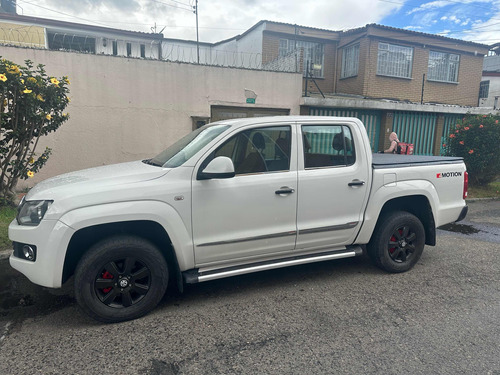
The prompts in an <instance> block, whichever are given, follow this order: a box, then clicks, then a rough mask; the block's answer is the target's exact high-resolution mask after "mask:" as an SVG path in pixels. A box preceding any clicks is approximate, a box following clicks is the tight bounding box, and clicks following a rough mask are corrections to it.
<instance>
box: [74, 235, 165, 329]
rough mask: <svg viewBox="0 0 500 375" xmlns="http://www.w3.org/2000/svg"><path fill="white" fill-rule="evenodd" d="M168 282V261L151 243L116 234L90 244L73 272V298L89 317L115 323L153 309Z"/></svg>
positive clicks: (136, 316) (134, 317)
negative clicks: (92, 244)
mask: <svg viewBox="0 0 500 375" xmlns="http://www.w3.org/2000/svg"><path fill="white" fill-rule="evenodd" d="M167 285H168V267H167V263H166V261H165V259H164V257H163V256H162V254H161V253H160V252H159V250H158V249H157V248H156V246H154V245H153V244H152V243H151V242H149V241H146V240H144V239H142V238H139V237H133V236H116V237H110V238H107V239H105V240H103V241H101V242H98V243H97V244H95V245H94V246H92V247H91V248H90V249H89V251H87V253H85V254H84V256H83V257H82V259H80V261H79V263H78V266H77V269H76V273H75V297H76V300H77V302H78V304H79V305H80V307H81V309H82V310H83V311H84V312H85V313H86V314H87V315H89V316H90V317H92V318H94V319H96V320H98V321H101V322H104V323H115V322H121V321H125V320H130V319H136V318H138V317H140V316H143V315H145V314H147V313H148V312H149V311H151V310H152V309H154V308H155V307H156V305H157V304H158V302H160V300H161V299H162V297H163V295H164V294H165V290H166V289H167Z"/></svg>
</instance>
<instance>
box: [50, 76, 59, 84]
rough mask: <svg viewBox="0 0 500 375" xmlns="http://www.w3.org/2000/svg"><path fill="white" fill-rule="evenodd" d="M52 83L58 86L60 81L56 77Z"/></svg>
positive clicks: (52, 79) (51, 80)
mask: <svg viewBox="0 0 500 375" xmlns="http://www.w3.org/2000/svg"><path fill="white" fill-rule="evenodd" d="M50 83H52V84H53V85H56V86H57V85H59V81H58V80H57V79H55V78H51V79H50Z"/></svg>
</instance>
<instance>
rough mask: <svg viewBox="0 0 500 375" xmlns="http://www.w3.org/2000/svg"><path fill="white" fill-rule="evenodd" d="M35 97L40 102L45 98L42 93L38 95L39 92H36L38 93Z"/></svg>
mask: <svg viewBox="0 0 500 375" xmlns="http://www.w3.org/2000/svg"><path fill="white" fill-rule="evenodd" d="M36 98H37V99H38V100H40V101H41V102H44V101H45V99H43V96H42V95H40V94H38V95H37V96H36Z"/></svg>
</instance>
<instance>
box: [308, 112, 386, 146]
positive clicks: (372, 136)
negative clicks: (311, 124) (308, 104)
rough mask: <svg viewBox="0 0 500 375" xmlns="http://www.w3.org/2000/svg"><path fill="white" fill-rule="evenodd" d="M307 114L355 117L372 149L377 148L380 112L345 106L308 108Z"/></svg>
mask: <svg viewBox="0 0 500 375" xmlns="http://www.w3.org/2000/svg"><path fill="white" fill-rule="evenodd" d="M309 114H310V115H311V116H337V117H357V118H359V119H360V120H361V122H363V124H364V125H365V128H366V132H367V133H368V139H369V140H370V146H371V148H372V151H374V152H375V151H376V149H377V148H378V139H379V138H378V137H379V131H380V119H381V114H380V112H377V111H366V110H361V109H345V108H310V109H309Z"/></svg>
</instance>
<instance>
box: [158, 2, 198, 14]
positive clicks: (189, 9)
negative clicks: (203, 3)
mask: <svg viewBox="0 0 500 375" xmlns="http://www.w3.org/2000/svg"><path fill="white" fill-rule="evenodd" d="M151 1H152V2H153V3H158V4H162V5H166V6H168V7H172V8H175V9H182V10H188V11H190V12H192V11H193V10H192V9H191V8H183V7H179V6H176V5H172V4H167V3H164V2H162V1H158V0H151ZM170 1H173V2H174V3H178V4H182V5H185V6H186V7H188V6H189V5H188V4H184V3H181V2H180V1H174V0H170Z"/></svg>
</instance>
